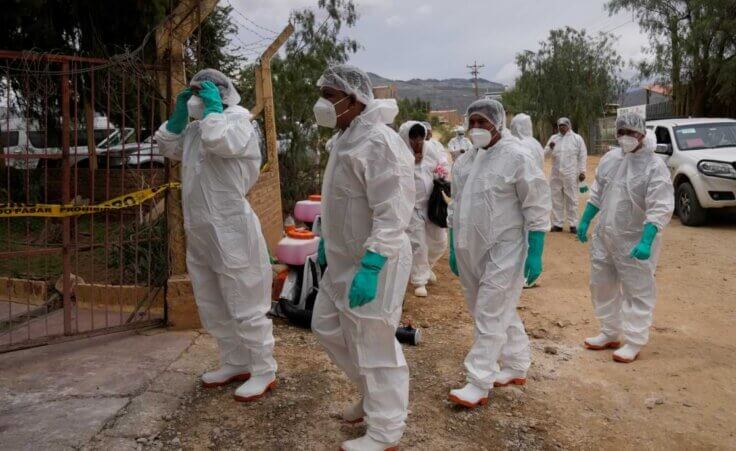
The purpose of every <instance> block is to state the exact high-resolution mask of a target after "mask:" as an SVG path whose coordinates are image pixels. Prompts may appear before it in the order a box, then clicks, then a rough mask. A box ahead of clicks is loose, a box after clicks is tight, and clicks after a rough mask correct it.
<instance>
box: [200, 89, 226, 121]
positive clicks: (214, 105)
mask: <svg viewBox="0 0 736 451" xmlns="http://www.w3.org/2000/svg"><path fill="white" fill-rule="evenodd" d="M198 95H199V97H200V98H201V99H202V103H204V114H203V115H202V119H204V118H206V117H207V115H208V114H210V113H222V111H223V108H222V97H220V90H219V89H217V86H215V84H214V83H212V82H211V81H205V82H204V83H202V84H201V85H200V88H199V93H198Z"/></svg>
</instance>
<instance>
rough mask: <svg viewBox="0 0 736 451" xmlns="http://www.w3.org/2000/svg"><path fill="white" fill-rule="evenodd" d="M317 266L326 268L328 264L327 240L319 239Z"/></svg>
mask: <svg viewBox="0 0 736 451" xmlns="http://www.w3.org/2000/svg"><path fill="white" fill-rule="evenodd" d="M317 264H318V265H320V266H325V265H326V264H327V255H326V254H325V239H324V238H321V237H320V239H319V247H318V248H317Z"/></svg>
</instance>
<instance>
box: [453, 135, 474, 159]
mask: <svg viewBox="0 0 736 451" xmlns="http://www.w3.org/2000/svg"><path fill="white" fill-rule="evenodd" d="M447 148H448V149H450V154H451V155H452V158H453V160H457V159H458V158H460V155H462V154H464V153H465V152H467V151H469V150H470V149H472V148H473V143H471V142H470V140H469V139H468V138H466V137H465V129H464V128H463V127H457V128H455V136H454V137H453V138H452V139H451V140H450V142H448V143H447Z"/></svg>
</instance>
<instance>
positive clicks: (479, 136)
mask: <svg viewBox="0 0 736 451" xmlns="http://www.w3.org/2000/svg"><path fill="white" fill-rule="evenodd" d="M468 136H470V142H472V143H473V146H475V147H476V148H478V149H484V148H485V147H486V146H488V144H490V143H491V139H492V138H493V137H492V135H491V132H489V131H488V130H486V129H485V128H472V129H470V130H469V131H468Z"/></svg>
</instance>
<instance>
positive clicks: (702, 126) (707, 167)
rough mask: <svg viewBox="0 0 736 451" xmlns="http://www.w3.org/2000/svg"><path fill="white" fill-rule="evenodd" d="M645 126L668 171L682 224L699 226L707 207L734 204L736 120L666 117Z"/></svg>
mask: <svg viewBox="0 0 736 451" xmlns="http://www.w3.org/2000/svg"><path fill="white" fill-rule="evenodd" d="M647 128H648V129H650V130H653V131H654V134H655V135H656V137H657V149H656V153H657V154H659V155H660V156H661V157H662V158H663V159H664V161H665V163H666V164H667V167H668V168H669V170H670V173H671V174H672V182H673V184H674V186H675V212H676V213H677V216H679V218H680V222H682V224H684V225H687V226H699V225H702V224H704V223H705V222H706V221H707V212H708V210H710V209H715V208H730V207H736V120H734V119H715V118H691V119H666V120H656V121H648V122H647Z"/></svg>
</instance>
